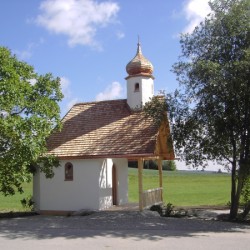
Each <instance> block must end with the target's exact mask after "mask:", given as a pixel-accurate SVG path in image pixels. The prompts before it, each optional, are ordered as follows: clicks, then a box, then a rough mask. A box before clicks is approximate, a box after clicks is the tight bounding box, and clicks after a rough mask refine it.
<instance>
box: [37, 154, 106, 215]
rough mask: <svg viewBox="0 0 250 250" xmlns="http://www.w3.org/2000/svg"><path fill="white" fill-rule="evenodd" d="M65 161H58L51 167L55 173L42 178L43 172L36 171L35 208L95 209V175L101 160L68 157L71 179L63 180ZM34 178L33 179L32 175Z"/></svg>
mask: <svg viewBox="0 0 250 250" xmlns="http://www.w3.org/2000/svg"><path fill="white" fill-rule="evenodd" d="M66 162H67V161H61V162H60V164H61V166H62V167H59V168H56V169H54V173H55V175H54V177H53V178H52V179H46V178H45V176H44V174H43V173H40V178H39V179H40V197H39V195H38V197H39V198H40V201H38V204H39V207H38V209H39V210H60V211H77V210H79V209H99V202H98V201H99V199H98V198H99V179H98V177H99V173H100V169H101V166H102V163H103V160H101V159H97V160H71V161H70V162H71V163H72V164H73V181H65V180H64V177H65V176H64V165H65V163H66ZM34 180H35V181H36V177H35V178H34ZM35 186H36V184H35ZM36 189H37V188H36ZM38 204H37V205H38Z"/></svg>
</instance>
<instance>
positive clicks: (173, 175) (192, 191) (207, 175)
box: [129, 169, 230, 206]
mask: <svg viewBox="0 0 250 250" xmlns="http://www.w3.org/2000/svg"><path fill="white" fill-rule="evenodd" d="M158 183H159V175H158V171H157V170H145V169H144V171H143V190H146V189H151V188H156V187H158V186H159V184H158ZM163 197H164V198H163V199H164V202H165V203H169V202H170V203H172V204H173V205H175V206H202V205H214V206H217V205H218V206H220V205H226V204H227V203H228V201H229V200H230V175H229V174H226V173H220V174H219V173H211V172H194V171H174V172H172V171H163ZM129 201H130V202H136V201H138V176H137V169H129Z"/></svg>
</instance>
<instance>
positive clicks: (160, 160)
mask: <svg viewBox="0 0 250 250" xmlns="http://www.w3.org/2000/svg"><path fill="white" fill-rule="evenodd" d="M157 163H158V170H159V185H160V188H162V159H158V160H157ZM161 201H162V202H163V189H162V191H161Z"/></svg>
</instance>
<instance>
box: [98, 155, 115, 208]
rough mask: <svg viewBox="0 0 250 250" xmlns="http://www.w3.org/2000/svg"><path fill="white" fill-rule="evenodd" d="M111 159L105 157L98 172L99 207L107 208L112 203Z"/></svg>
mask: <svg viewBox="0 0 250 250" xmlns="http://www.w3.org/2000/svg"><path fill="white" fill-rule="evenodd" d="M112 167H113V161H112V159H105V160H104V161H103V163H102V166H101V169H100V174H99V187H100V189H99V209H100V210H103V209H106V208H109V207H111V206H112V204H113V198H112Z"/></svg>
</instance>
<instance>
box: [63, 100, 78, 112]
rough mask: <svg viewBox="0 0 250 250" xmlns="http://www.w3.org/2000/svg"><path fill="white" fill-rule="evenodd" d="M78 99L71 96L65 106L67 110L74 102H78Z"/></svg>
mask: <svg viewBox="0 0 250 250" xmlns="http://www.w3.org/2000/svg"><path fill="white" fill-rule="evenodd" d="M79 101H80V100H79V99H78V98H73V99H71V100H70V101H69V102H68V103H67V106H66V109H67V111H68V110H70V109H71V108H72V106H73V105H74V104H76V103H78V102H79Z"/></svg>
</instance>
